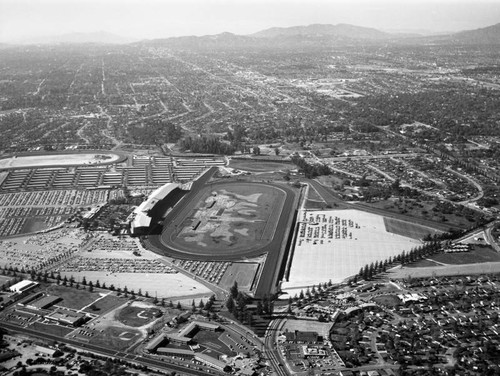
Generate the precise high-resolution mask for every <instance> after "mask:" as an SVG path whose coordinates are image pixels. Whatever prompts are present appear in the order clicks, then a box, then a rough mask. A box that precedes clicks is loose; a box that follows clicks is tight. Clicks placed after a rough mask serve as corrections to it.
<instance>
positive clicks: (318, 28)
mask: <svg viewBox="0 0 500 376" xmlns="http://www.w3.org/2000/svg"><path fill="white" fill-rule="evenodd" d="M139 43H141V44H145V45H154V46H160V45H164V46H170V47H186V48H192V47H195V48H218V47H305V46H313V47H314V46H317V47H321V46H334V45H355V44H358V45H361V44H375V43H405V44H476V45H477V44H482V45H489V44H492V45H496V44H500V24H496V25H493V26H489V27H485V28H481V29H476V30H468V31H462V32H458V33H450V34H444V35H443V34H439V35H421V34H416V33H395V32H391V33H389V32H384V31H380V30H377V29H373V28H368V27H361V26H354V25H348V24H338V25H329V24H314V25H308V26H293V27H273V28H270V29H266V30H262V31H259V32H257V33H254V34H250V35H236V34H232V33H221V34H217V35H207V36H201V37H197V36H184V37H173V38H166V39H153V40H147V41H141V42H139Z"/></svg>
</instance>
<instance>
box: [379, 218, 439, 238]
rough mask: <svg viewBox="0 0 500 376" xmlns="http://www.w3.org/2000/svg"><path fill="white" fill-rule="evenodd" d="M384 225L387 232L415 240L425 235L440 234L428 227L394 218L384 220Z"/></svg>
mask: <svg viewBox="0 0 500 376" xmlns="http://www.w3.org/2000/svg"><path fill="white" fill-rule="evenodd" d="M384 224H385V229H386V231H387V232H390V233H392V234H397V235H401V236H405V237H407V238H412V239H417V240H422V239H423V238H424V237H425V236H426V235H429V234H431V235H432V234H436V233H440V232H441V231H437V230H435V229H433V228H430V227H425V226H420V225H417V224H415V223H410V222H404V221H401V220H399V219H394V218H384Z"/></svg>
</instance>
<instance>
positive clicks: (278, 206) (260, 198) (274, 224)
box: [148, 182, 294, 261]
mask: <svg viewBox="0 0 500 376" xmlns="http://www.w3.org/2000/svg"><path fill="white" fill-rule="evenodd" d="M293 202H294V192H293V191H292V190H291V189H290V188H289V187H286V186H278V185H275V184H269V183H260V182H223V183H215V184H208V185H205V186H203V187H201V188H199V189H198V190H197V191H196V192H190V194H189V195H188V197H185V199H184V200H182V202H180V203H179V204H178V205H177V207H176V208H175V209H176V210H172V212H171V213H169V215H167V217H166V218H165V220H164V222H163V230H162V232H161V234H160V235H150V236H149V239H148V243H150V244H151V245H152V246H153V247H154V248H155V249H156V251H160V252H161V253H162V254H164V255H168V256H171V257H175V258H181V259H183V258H184V259H198V260H211V261H219V260H220V261H222V260H228V261H231V260H233V261H234V260H241V259H244V258H250V257H255V256H258V255H261V254H263V253H266V252H269V251H271V250H273V249H276V250H277V249H279V248H280V246H281V244H282V241H283V240H284V239H283V237H284V232H285V231H286V226H287V221H288V216H289V213H290V212H291V211H292V206H293Z"/></svg>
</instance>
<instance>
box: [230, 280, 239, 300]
mask: <svg viewBox="0 0 500 376" xmlns="http://www.w3.org/2000/svg"><path fill="white" fill-rule="evenodd" d="M229 294H230V295H231V298H233V299H236V297H237V296H238V282H236V281H234V284H233V286H232V287H231V288H230V289H229Z"/></svg>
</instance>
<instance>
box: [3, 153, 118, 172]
mask: <svg viewBox="0 0 500 376" xmlns="http://www.w3.org/2000/svg"><path fill="white" fill-rule="evenodd" d="M118 159H120V156H119V155H118V154H113V153H92V154H50V155H33V156H24V157H11V158H5V159H0V169H2V168H32V167H39V166H77V165H93V164H100V163H109V162H114V161H116V160H118Z"/></svg>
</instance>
